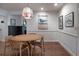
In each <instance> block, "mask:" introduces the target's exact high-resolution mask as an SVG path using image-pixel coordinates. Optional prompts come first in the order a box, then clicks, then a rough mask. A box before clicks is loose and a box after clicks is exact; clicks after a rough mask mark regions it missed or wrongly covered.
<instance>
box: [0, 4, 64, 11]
mask: <svg viewBox="0 0 79 59" xmlns="http://www.w3.org/2000/svg"><path fill="white" fill-rule="evenodd" d="M63 5H64V4H63V3H58V5H57V6H54V3H0V8H2V9H4V10H7V11H22V9H23V8H24V7H27V6H28V7H30V8H32V9H33V11H41V10H40V8H41V7H43V8H44V11H59V10H60V9H61V8H62V6H63Z"/></svg>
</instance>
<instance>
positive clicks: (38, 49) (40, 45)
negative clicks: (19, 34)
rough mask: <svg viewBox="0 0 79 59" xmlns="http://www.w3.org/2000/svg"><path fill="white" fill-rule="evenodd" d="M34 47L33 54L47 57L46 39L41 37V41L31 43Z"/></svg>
mask: <svg viewBox="0 0 79 59" xmlns="http://www.w3.org/2000/svg"><path fill="white" fill-rule="evenodd" d="M29 34H36V33H29ZM31 44H32V45H31V46H32V49H31V50H32V51H33V52H32V54H34V55H36V54H37V53H40V55H41V56H42V55H45V47H44V38H43V37H41V40H35V41H31Z"/></svg>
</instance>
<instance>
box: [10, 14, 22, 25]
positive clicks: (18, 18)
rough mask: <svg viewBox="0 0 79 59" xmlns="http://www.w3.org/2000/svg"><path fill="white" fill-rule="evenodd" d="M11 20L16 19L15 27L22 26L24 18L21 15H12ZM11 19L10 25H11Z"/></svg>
mask: <svg viewBox="0 0 79 59" xmlns="http://www.w3.org/2000/svg"><path fill="white" fill-rule="evenodd" d="M10 19H15V21H16V25H15V26H22V25H23V24H22V17H21V16H20V15H10ZM10 19H9V25H11V23H10Z"/></svg>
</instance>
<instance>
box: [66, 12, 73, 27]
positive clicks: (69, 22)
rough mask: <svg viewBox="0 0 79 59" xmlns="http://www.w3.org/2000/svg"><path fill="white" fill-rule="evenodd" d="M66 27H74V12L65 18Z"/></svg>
mask: <svg viewBox="0 0 79 59" xmlns="http://www.w3.org/2000/svg"><path fill="white" fill-rule="evenodd" d="M65 26H66V27H74V12H71V13H69V14H67V15H66V16H65Z"/></svg>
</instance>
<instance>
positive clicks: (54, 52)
mask: <svg viewBox="0 0 79 59" xmlns="http://www.w3.org/2000/svg"><path fill="white" fill-rule="evenodd" d="M3 46H4V44H2V43H0V55H3V56H4V47H3ZM37 50H38V49H37ZM8 52H11V51H8ZM23 56H26V53H24V52H23ZM36 56H38V54H37V55H36ZM45 56H70V54H69V53H68V52H67V51H66V50H65V49H64V48H63V47H62V46H61V45H60V44H59V43H58V42H49V43H45Z"/></svg>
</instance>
